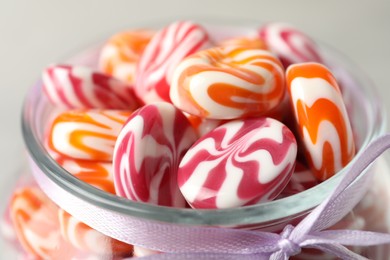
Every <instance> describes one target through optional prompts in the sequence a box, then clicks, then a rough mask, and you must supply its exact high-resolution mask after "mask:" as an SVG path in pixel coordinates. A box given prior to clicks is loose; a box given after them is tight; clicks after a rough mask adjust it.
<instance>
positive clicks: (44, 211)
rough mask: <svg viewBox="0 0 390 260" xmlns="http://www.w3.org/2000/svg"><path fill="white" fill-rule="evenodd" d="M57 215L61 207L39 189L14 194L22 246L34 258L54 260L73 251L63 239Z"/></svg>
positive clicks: (12, 208) (15, 222)
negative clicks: (53, 259)
mask: <svg viewBox="0 0 390 260" xmlns="http://www.w3.org/2000/svg"><path fill="white" fill-rule="evenodd" d="M57 212H58V208H57V206H56V205H55V204H54V203H53V202H52V201H51V200H50V199H49V198H48V197H46V195H45V194H44V193H43V192H42V191H41V190H39V189H38V188H36V187H23V188H20V189H18V190H16V191H15V192H14V194H13V197H12V200H11V203H10V215H11V220H12V223H13V226H14V229H15V232H16V235H17V238H18V240H19V242H20V243H21V245H22V247H23V249H24V250H26V252H28V253H29V254H30V255H32V256H34V257H36V258H39V259H52V258H53V257H55V256H59V255H62V256H65V255H63V254H64V253H66V252H67V251H68V252H69V251H70V250H71V248H67V247H68V245H67V244H66V243H64V241H63V240H62V238H61V233H60V229H59V221H58V217H57Z"/></svg>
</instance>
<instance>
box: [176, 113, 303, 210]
mask: <svg viewBox="0 0 390 260" xmlns="http://www.w3.org/2000/svg"><path fill="white" fill-rule="evenodd" d="M296 154H297V144H296V140H295V138H294V135H293V134H292V133H291V131H290V130H289V129H288V128H287V127H286V126H285V125H283V124H282V123H280V122H279V121H277V120H275V119H272V118H266V117H263V118H252V119H246V120H236V121H231V122H228V123H226V124H224V125H222V126H220V127H218V128H216V129H214V130H213V131H211V132H210V133H208V134H206V135H204V136H203V137H202V138H201V139H199V140H198V141H197V142H196V143H195V144H194V145H193V146H192V147H191V148H190V149H189V150H188V152H187V153H186V155H185V156H184V157H183V159H182V161H181V163H180V166H179V171H178V183H179V187H180V191H181V192H182V194H183V195H184V197H185V198H186V200H187V202H188V203H189V204H190V205H191V206H192V207H193V208H233V207H240V206H244V205H250V204H255V203H259V202H264V201H268V200H272V199H273V198H275V197H276V196H277V195H278V194H279V193H280V192H281V191H282V190H283V188H284V187H285V186H286V184H287V182H288V181H289V179H290V177H291V174H292V171H293V170H294V165H295V158H296Z"/></svg>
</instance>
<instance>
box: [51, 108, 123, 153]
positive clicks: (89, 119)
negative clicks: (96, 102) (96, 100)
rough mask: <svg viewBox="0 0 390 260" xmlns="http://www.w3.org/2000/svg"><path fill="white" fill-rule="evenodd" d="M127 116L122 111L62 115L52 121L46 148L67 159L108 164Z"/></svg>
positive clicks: (92, 111)
mask: <svg viewBox="0 0 390 260" xmlns="http://www.w3.org/2000/svg"><path fill="white" fill-rule="evenodd" d="M130 115H131V112H130V111H124V110H123V111H122V110H73V111H67V112H64V113H62V114H61V115H59V116H58V117H57V118H56V119H55V120H54V121H53V125H52V126H51V129H50V131H49V148H50V149H51V150H53V151H54V152H57V153H59V154H60V155H62V156H65V157H69V158H74V159H83V160H98V161H111V160H112V154H113V150H114V146H115V140H116V137H117V136H118V134H119V132H120V130H121V128H122V126H123V124H124V123H125V122H126V120H127V118H128V117H129V116H130Z"/></svg>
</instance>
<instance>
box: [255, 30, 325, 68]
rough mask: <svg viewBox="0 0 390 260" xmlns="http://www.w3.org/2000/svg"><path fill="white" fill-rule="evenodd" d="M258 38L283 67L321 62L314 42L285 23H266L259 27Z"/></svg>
mask: <svg viewBox="0 0 390 260" xmlns="http://www.w3.org/2000/svg"><path fill="white" fill-rule="evenodd" d="M259 33H260V38H261V39H263V40H264V42H265V43H266V45H267V47H268V48H269V49H270V50H271V51H272V52H274V53H275V54H276V55H277V56H278V57H279V58H280V60H281V61H282V63H283V65H284V66H285V68H287V67H288V66H289V65H291V64H294V63H300V62H308V61H313V62H322V58H321V55H320V52H319V50H318V47H317V45H316V43H315V42H314V41H313V40H312V39H310V37H309V36H307V35H305V34H304V33H303V32H301V31H299V30H298V29H296V28H294V27H293V26H291V25H289V24H285V23H268V24H265V25H264V26H262V27H261V28H260V32H259Z"/></svg>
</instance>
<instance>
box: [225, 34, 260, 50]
mask: <svg viewBox="0 0 390 260" xmlns="http://www.w3.org/2000/svg"><path fill="white" fill-rule="evenodd" d="M218 46H222V47H239V48H247V49H260V50H268V48H267V45H266V44H265V42H264V41H263V40H262V39H260V38H257V37H236V38H231V39H227V40H224V41H222V42H220V43H218Z"/></svg>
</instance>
